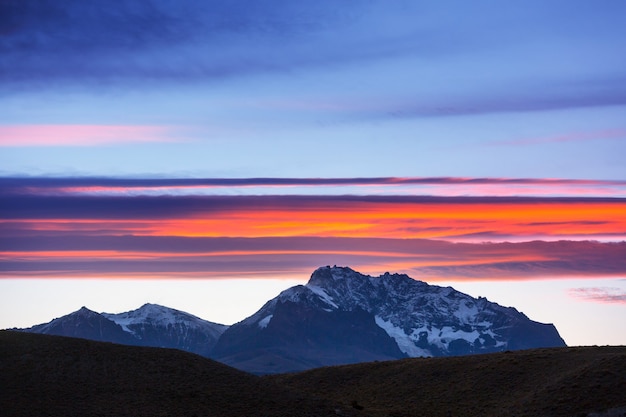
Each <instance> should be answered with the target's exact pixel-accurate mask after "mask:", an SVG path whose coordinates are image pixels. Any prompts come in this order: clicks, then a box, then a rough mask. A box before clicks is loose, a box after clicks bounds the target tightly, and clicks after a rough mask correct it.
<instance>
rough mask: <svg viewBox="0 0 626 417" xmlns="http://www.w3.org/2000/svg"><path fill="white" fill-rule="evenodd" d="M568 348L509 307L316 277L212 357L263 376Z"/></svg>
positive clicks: (393, 284) (395, 284)
mask: <svg viewBox="0 0 626 417" xmlns="http://www.w3.org/2000/svg"><path fill="white" fill-rule="evenodd" d="M553 346H565V342H564V341H563V339H561V337H560V336H559V334H558V332H557V330H556V328H555V327H554V326H553V325H551V324H542V323H538V322H535V321H532V320H530V319H529V318H528V317H526V316H525V315H524V314H522V313H520V312H518V311H517V310H516V309H514V308H511V307H502V306H500V305H498V304H496V303H492V302H490V301H488V300H487V299H485V298H478V299H476V298H473V297H471V296H469V295H467V294H463V293H461V292H459V291H456V290H454V289H453V288H451V287H445V288H444V287H439V286H435V285H428V284H427V283H425V282H421V281H417V280H414V279H412V278H410V277H408V276H407V275H400V274H384V275H382V276H380V277H371V276H368V275H363V274H360V273H358V272H356V271H354V270H352V269H350V268H345V267H329V266H327V267H322V268H319V269H317V270H316V271H315V272H314V273H313V274H312V276H311V278H310V280H309V282H308V283H307V284H306V285H300V286H296V287H292V288H289V289H287V290H285V291H283V292H282V293H281V294H280V295H278V297H276V298H274V299H272V300H270V301H269V302H267V303H266V304H265V305H264V306H263V307H262V308H261V309H260V310H259V311H258V312H256V313H255V314H254V315H252V316H250V317H249V318H247V319H245V320H243V321H242V322H240V323H237V324H235V325H233V326H231V327H230V328H228V329H227V330H226V331H225V332H224V334H223V335H222V336H221V337H220V339H219V340H218V343H217V345H216V346H215V349H214V351H213V353H212V356H213V357H215V358H217V359H218V360H221V361H223V362H224V363H226V364H229V365H231V366H234V367H237V368H240V369H245V370H247V371H251V372H257V373H273V372H285V371H297V370H303V369H309V368H313V367H318V366H326V365H337V364H342V363H343V364H347V363H356V362H366V361H372V360H386V359H399V358H403V357H417V356H450V355H465V354H473V353H488V352H497V351H504V350H519V349H528V348H536V347H553Z"/></svg>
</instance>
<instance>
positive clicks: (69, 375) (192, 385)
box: [0, 331, 626, 417]
mask: <svg viewBox="0 0 626 417" xmlns="http://www.w3.org/2000/svg"><path fill="white" fill-rule="evenodd" d="M624 392H626V347H623V346H622V347H579V348H550V349H535V350H527V351H517V352H503V353H490V354H483V355H473V356H464V357H439V358H411V359H402V360H395V361H386V362H384V361H383V362H371V363H361V364H355V365H344V366H336V367H327V368H318V369H314V370H310V371H305V372H301V373H296V374H282V375H272V376H265V377H257V376H254V375H251V374H247V373H244V372H241V371H238V370H236V369H233V368H229V367H227V366H225V365H223V364H220V363H218V362H215V361H212V360H210V359H206V358H203V357H201V356H197V355H193V354H189V353H186V352H182V351H178V350H173V349H161V348H146V347H136V346H122V345H115V344H111V343H102V342H94V341H88V340H83V339H72V338H67V337H59V336H49V335H39V334H30V333H21V332H12V331H0V410H2V415H3V417H13V416H37V415H52V416H61V415H62V416H187V417H189V416H217V417H219V416H229V417H238V416H277V417H280V416H299V417H306V416H311V417H323V416H336V415H342V416H348V417H350V416H361V417H409V416H410V417H419V416H429V417H438V416H443V417H448V416H454V417H463V416H480V417H496V416H498V417H508V416H510V417H512V416H517V417H524V416H529V417H530V416H533V417H541V416H552V417H622V416H624V415H625V414H626V396H624ZM607 410H613V411H612V412H611V413H607V412H606V411H607ZM598 413H599V414H598Z"/></svg>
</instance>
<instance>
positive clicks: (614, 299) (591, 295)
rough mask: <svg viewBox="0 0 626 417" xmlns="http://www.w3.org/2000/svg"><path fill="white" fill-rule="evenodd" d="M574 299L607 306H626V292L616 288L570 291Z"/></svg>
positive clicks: (588, 288) (573, 289)
mask: <svg viewBox="0 0 626 417" xmlns="http://www.w3.org/2000/svg"><path fill="white" fill-rule="evenodd" d="M569 294H570V295H571V296H572V297H575V298H579V299H582V300H585V301H593V302H597V303H607V304H614V303H616V304H626V291H624V290H622V289H621V288H616V287H587V288H572V289H570V290H569Z"/></svg>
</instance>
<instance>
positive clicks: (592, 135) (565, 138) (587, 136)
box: [492, 129, 626, 146]
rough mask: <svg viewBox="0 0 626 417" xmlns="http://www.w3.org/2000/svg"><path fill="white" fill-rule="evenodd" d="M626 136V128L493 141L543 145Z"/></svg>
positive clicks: (500, 143) (508, 143)
mask: <svg viewBox="0 0 626 417" xmlns="http://www.w3.org/2000/svg"><path fill="white" fill-rule="evenodd" d="M624 138H626V129H606V130H599V131H589V132H575V133H568V134H564V135H559V136H551V137H540V138H522V139H514V140H507V141H497V142H492V144H493V145H519V146H527V145H542V144H546V143H562V142H587V141H598V140H606V139H612V140H619V139H624Z"/></svg>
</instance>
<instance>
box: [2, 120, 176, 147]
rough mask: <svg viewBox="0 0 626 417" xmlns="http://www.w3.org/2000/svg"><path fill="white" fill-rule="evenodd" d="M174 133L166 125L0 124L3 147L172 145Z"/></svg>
mask: <svg viewBox="0 0 626 417" xmlns="http://www.w3.org/2000/svg"><path fill="white" fill-rule="evenodd" d="M171 130H172V129H171V128H168V127H165V126H132V125H128V126H115V125H0V147H3V146H11V147H19V146H27V147H29V146H97V145H105V144H114V143H133V142H139V143H149V142H172V141H174V140H173V139H172V137H171V136H170V135H171Z"/></svg>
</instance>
